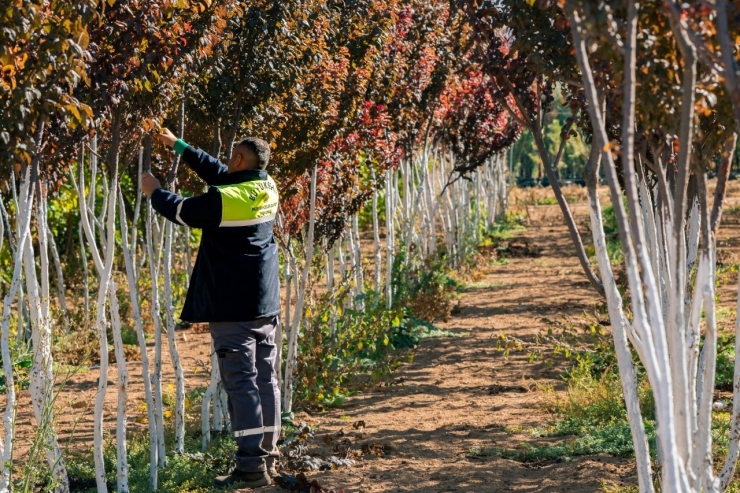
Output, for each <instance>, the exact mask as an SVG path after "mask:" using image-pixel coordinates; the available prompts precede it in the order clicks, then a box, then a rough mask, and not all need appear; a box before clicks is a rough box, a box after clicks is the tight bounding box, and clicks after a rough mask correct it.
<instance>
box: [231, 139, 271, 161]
mask: <svg viewBox="0 0 740 493" xmlns="http://www.w3.org/2000/svg"><path fill="white" fill-rule="evenodd" d="M237 145H240V146H244V147H246V148H247V149H250V150H251V151H252V152H253V153H254V155H255V156H257V166H258V167H259V168H260V169H265V168H267V163H269V162H270V144H268V143H267V142H265V141H264V140H262V139H258V138H257V137H247V138H246V139H242V140H241V141H240V142H239V143H238V144H237Z"/></svg>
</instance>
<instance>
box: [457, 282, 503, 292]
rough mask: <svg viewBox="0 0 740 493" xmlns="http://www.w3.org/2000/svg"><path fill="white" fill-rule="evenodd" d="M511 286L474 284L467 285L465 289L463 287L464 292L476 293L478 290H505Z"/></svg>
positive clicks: (496, 283) (494, 283)
mask: <svg viewBox="0 0 740 493" xmlns="http://www.w3.org/2000/svg"><path fill="white" fill-rule="evenodd" d="M510 286H511V284H509V283H506V282H473V283H470V284H466V285H465V287H463V292H468V291H475V290H478V289H481V290H489V289H503V288H508V287H510Z"/></svg>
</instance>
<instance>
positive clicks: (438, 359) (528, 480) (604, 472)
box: [264, 226, 636, 492]
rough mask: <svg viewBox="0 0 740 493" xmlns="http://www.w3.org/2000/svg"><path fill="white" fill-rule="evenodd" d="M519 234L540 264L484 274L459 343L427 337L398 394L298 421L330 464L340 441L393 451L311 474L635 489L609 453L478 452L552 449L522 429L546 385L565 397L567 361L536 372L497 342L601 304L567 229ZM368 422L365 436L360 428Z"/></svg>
mask: <svg viewBox="0 0 740 493" xmlns="http://www.w3.org/2000/svg"><path fill="white" fill-rule="evenodd" d="M521 236H523V237H525V238H530V239H533V240H535V239H536V240H537V242H538V244H540V245H542V246H543V248H544V249H543V251H542V254H541V256H540V257H539V258H536V259H533V258H513V259H509V260H508V264H507V265H500V264H489V265H487V266H485V267H483V269H482V271H481V272H480V273H479V277H480V278H479V279H478V281H477V282H476V283H475V284H473V285H472V287H471V288H470V289H469V290H468V291H467V292H466V293H464V294H463V296H462V298H461V300H460V309H459V311H457V313H456V314H455V315H454V316H453V317H452V318H451V319H450V320H449V322H448V323H446V324H441V325H442V327H444V328H445V329H447V330H450V331H452V332H455V333H457V334H459V335H460V337H450V338H443V339H431V340H426V341H425V342H424V343H423V344H422V346H421V347H420V348H419V349H418V351H417V353H416V357H415V359H414V361H413V363H410V364H407V365H405V366H403V367H402V369H401V370H400V371H399V372H398V373H397V375H396V377H395V382H396V384H395V385H391V386H386V387H382V388H380V389H378V390H376V391H374V392H371V393H367V394H364V395H360V396H357V397H354V398H352V399H351V400H349V401H348V403H347V404H345V405H344V406H343V407H342V408H340V409H336V410H331V411H329V412H326V413H323V414H318V415H308V414H306V413H302V414H300V415H299V416H298V417H297V418H298V419H299V420H303V421H305V422H306V423H308V424H311V425H315V426H316V427H317V431H316V436H315V439H313V440H311V441H310V445H309V451H308V453H309V454H310V455H315V456H319V457H324V458H326V457H327V456H330V455H331V454H332V453H334V452H333V445H334V444H336V443H338V442H341V441H342V440H345V444H346V443H347V442H346V440H349V441H350V442H351V443H352V446H353V447H354V448H361V446H362V445H363V444H365V445H367V444H371V443H372V442H374V441H379V442H381V443H383V444H385V445H386V446H388V447H387V448H390V451H389V453H387V454H382V455H373V454H366V455H365V456H364V457H363V458H362V459H360V460H358V461H357V464H356V465H355V467H353V468H349V469H346V468H345V469H338V470H334V471H326V472H313V473H308V474H307V476H308V477H309V479H317V480H318V481H319V483H320V484H321V485H322V486H323V487H332V488H345V490H346V491H347V492H394V491H398V492H406V491H409V492H410V491H424V492H443V491H470V492H498V491H531V492H535V491H536V492H548V491H549V492H555V491H568V492H593V491H597V490H599V488H600V487H601V485H602V482H603V483H606V484H609V485H614V486H617V485H627V484H636V477H635V472H634V467H633V463H632V462H631V461H628V460H624V459H619V458H614V457H611V456H606V455H603V456H587V457H578V458H575V459H574V460H573V461H571V462H567V463H566V462H559V463H558V462H554V461H550V462H543V463H536V464H531V463H530V464H524V463H520V462H515V461H511V460H506V459H501V458H497V457H480V458H479V457H472V456H471V454H470V451H471V449H473V448H478V449H486V448H491V447H505V448H516V446H517V444H518V443H520V442H529V443H534V442H535V441H537V443H542V442H544V441H545V440H547V439H535V438H532V437H530V436H528V435H525V434H523V433H516V432H515V431H516V430H521V429H524V430H526V429H527V428H531V427H534V426H541V425H543V424H545V423H546V420H547V419H548V417H547V414H546V411H545V410H544V409H543V406H542V399H543V396H542V393H540V392H537V391H536V390H535V388H536V386H537V384H542V383H547V384H550V385H553V386H555V387H556V388H560V389H562V388H564V385H563V383H562V380H561V379H560V374H561V372H562V370H563V369H564V368H565V367H564V366H562V363H561V364H558V363H555V365H554V366H548V365H547V364H545V363H544V362H542V363H535V364H532V363H528V362H527V354H525V353H523V352H515V353H512V354H511V355H510V356H509V358H508V359H507V358H504V356H503V355H502V354H501V352H500V351H496V343H497V338H498V337H499V334H501V333H504V334H506V335H508V336H515V337H517V338H520V339H524V340H529V339H532V338H533V337H534V336H535V335H536V334H538V333H542V332H544V331H546V330H547V326H546V324H545V322H544V321H543V319H544V318H548V319H553V318H562V317H564V316H567V317H580V316H581V315H582V313H583V311H584V310H586V311H592V310H593V308H594V306H595V305H596V304H597V303H598V302H599V300H598V298H597V297H596V295H595V294H594V293H593V291H592V290H591V288H590V287H589V286H588V285H587V284H586V281H585V278H584V276H583V274H582V273H581V271H580V268H579V266H578V263H577V260H576V259H575V258H574V257H573V256H572V255H571V247H570V243H569V240H568V238H567V235H566V230H565V228H564V227H562V226H535V227H530V228H528V230H527V231H526V232H524V233H523V234H522V235H521ZM522 387H523V388H522ZM525 389H531V390H532V391H528V390H525ZM359 421H363V422H364V425H365V426H364V429H363V430H362V431H363V433H358V431H357V430H356V429H355V428H354V427H353V426H352V425H353V423H357V422H359ZM512 431H514V433H512ZM342 434H344V436H343V437H342V436H341V435H342ZM327 437H328V438H327ZM330 439H331V440H330ZM559 440H562V438H560V439H559ZM326 442H331V443H330V444H328V445H327V443H326ZM264 491H270V492H277V491H283V490H279V489H277V488H266V489H265V490H264Z"/></svg>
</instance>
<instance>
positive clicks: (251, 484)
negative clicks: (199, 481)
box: [213, 470, 272, 488]
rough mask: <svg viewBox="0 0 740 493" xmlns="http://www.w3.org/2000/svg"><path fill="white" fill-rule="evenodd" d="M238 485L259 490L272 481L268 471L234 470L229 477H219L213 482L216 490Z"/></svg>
mask: <svg viewBox="0 0 740 493" xmlns="http://www.w3.org/2000/svg"><path fill="white" fill-rule="evenodd" d="M237 483H238V484H241V485H242V486H246V487H247V488H259V487H260V486H267V485H269V484H271V483H272V480H271V479H270V476H269V475H268V474H267V471H260V472H244V471H239V470H234V471H233V472H232V473H231V474H229V475H228V476H218V477H217V478H216V479H214V480H213V485H214V486H215V487H216V488H223V487H225V486H231V485H233V484H237Z"/></svg>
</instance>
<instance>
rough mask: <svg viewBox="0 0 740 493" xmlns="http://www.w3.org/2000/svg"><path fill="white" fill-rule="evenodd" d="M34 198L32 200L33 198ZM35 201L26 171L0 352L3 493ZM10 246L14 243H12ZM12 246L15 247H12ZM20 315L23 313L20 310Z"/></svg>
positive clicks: (9, 456) (9, 468)
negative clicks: (18, 299)
mask: <svg viewBox="0 0 740 493" xmlns="http://www.w3.org/2000/svg"><path fill="white" fill-rule="evenodd" d="M29 196H30V198H29ZM32 197H33V186H32V185H31V184H30V168H29V169H27V171H26V177H25V185H24V186H22V188H21V200H20V204H22V207H20V208H19V209H17V210H18V213H17V215H16V217H17V220H16V226H17V231H18V238H17V240H18V242H17V248H16V249H15V253H14V255H13V277H12V280H11V281H10V288H9V289H8V293H7V294H6V295H5V299H4V300H3V322H2V336H1V339H0V350H1V351H2V353H1V354H2V360H3V373H4V376H5V388H6V400H5V412H4V413H3V429H4V436H3V437H2V438H3V440H2V441H0V449H1V452H2V453H1V454H0V460H1V461H2V465H1V466H0V467H2V476H1V477H0V491H8V490H9V488H10V480H11V472H12V459H13V445H14V443H15V426H14V423H15V411H16V404H15V380H14V376H13V362H12V359H11V355H10V318H11V314H12V312H11V309H12V303H13V299H14V298H15V296H16V294H17V293H18V292H19V291H20V287H21V283H22V281H23V275H22V268H23V253H22V252H23V251H24V250H25V246H26V241H30V239H29V234H30V229H31V227H30V224H31V204H32ZM3 213H4V214H3V215H4V217H5V218H6V219H7V216H6V215H5V214H6V213H5V209H4V208H3ZM10 231H11V230H10V228H8V234H9V235H10V234H11V233H10ZM9 243H10V241H9ZM11 246H12V244H11ZM19 312H20V310H19Z"/></svg>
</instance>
